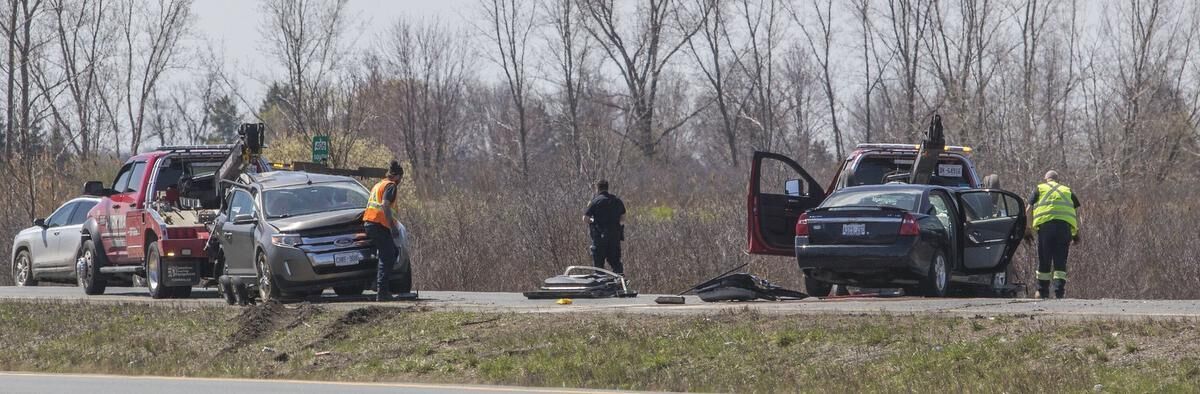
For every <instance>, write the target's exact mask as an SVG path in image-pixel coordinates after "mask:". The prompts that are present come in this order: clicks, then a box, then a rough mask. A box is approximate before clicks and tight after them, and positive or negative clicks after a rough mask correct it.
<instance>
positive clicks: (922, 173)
mask: <svg viewBox="0 0 1200 394" xmlns="http://www.w3.org/2000/svg"><path fill="white" fill-rule="evenodd" d="M945 151H946V135H945V134H944V133H943V130H942V116H941V115H933V120H931V121H930V122H929V131H927V132H926V133H925V140H924V141H921V148H920V149H919V150H918V151H917V160H916V162H914V163H913V167H912V173H911V174H909V176H910V178H909V181H908V183H909V184H913V185H925V184H928V183H929V181H930V179H931V178H932V177H933V171H934V170H935V169H936V168H937V163H938V157H940V156H941V155H942V152H945Z"/></svg>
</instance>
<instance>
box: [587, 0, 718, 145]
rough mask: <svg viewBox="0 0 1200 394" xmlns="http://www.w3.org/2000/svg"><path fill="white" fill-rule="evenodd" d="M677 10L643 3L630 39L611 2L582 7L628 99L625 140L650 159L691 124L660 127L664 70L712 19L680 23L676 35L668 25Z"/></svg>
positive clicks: (668, 1)
mask: <svg viewBox="0 0 1200 394" xmlns="http://www.w3.org/2000/svg"><path fill="white" fill-rule="evenodd" d="M678 7H679V5H678V4H676V3H675V2H674V1H672V0H647V1H645V2H639V3H638V12H637V16H638V17H640V18H642V19H641V20H640V21H638V22H637V23H636V29H635V31H634V32H633V33H632V34H629V32H626V31H624V30H625V29H626V26H625V25H624V24H623V23H622V22H621V21H620V18H619V15H618V12H617V10H616V5H615V3H614V2H613V0H586V1H584V2H583V6H582V11H583V12H584V14H585V15H587V17H588V20H589V22H590V23H588V24H586V25H585V29H587V31H588V34H590V35H591V36H592V37H593V38H595V39H596V40H597V41H598V42H599V45H600V47H601V49H603V50H604V53H605V54H606V55H607V56H608V58H609V60H611V61H612V62H613V64H614V65H615V66H616V68H617V70H618V71H619V73H620V75H621V78H622V80H623V82H624V84H625V88H626V90H627V93H628V95H629V96H628V101H629V103H628V107H627V108H626V114H627V118H628V122H627V123H628V124H627V126H626V130H627V131H625V132H622V133H621V135H622V136H623V137H624V138H626V139H628V140H630V142H632V143H633V144H634V145H636V146H637V147H638V148H639V149H640V150H641V152H642V154H643V155H645V156H646V157H654V156H655V154H656V153H657V151H658V145H659V143H661V142H662V141H663V139H664V138H666V137H667V136H668V135H670V134H671V132H673V131H675V130H676V129H678V128H679V127H680V126H682V125H683V124H684V122H686V120H687V118H685V119H683V120H680V121H679V122H677V123H675V124H673V125H666V126H663V125H659V124H656V120H655V112H654V111H655V104H656V101H657V98H658V97H657V95H658V87H659V84H660V82H661V77H662V76H663V70H664V69H665V68H666V67H667V64H668V62H669V61H670V60H671V57H672V56H674V55H675V53H676V52H678V51H679V49H680V48H682V47H683V46H684V45H686V44H687V42H688V41H689V40H690V39H691V38H692V36H693V35H694V34H696V32H697V31H699V30H700V28H701V27H703V22H704V19H706V18H708V15H706V14H701V15H699V19H698V20H693V21H688V23H681V25H683V26H681V28H679V29H677V31H672V29H671V27H672V26H671V24H670V23H669V22H670V21H672V20H680V18H678V16H677V14H678V12H679V9H678ZM673 16H674V17H675V18H673ZM672 33H674V34H672Z"/></svg>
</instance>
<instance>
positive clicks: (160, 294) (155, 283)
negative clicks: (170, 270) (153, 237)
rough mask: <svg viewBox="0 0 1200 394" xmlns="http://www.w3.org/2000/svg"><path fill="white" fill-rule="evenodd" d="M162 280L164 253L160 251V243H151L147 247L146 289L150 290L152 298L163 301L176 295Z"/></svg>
mask: <svg viewBox="0 0 1200 394" xmlns="http://www.w3.org/2000/svg"><path fill="white" fill-rule="evenodd" d="M162 278H163V267H162V253H161V252H159V250H158V243H157V242H151V243H150V245H148V246H147V247H146V288H147V289H149V290H150V298H154V299H163V298H171V296H172V295H175V291H174V290H172V289H171V288H170V287H167V286H163V284H162Z"/></svg>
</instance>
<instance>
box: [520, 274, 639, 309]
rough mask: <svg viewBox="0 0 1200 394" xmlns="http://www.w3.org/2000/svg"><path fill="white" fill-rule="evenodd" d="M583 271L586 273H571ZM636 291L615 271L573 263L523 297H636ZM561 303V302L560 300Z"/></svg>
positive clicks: (540, 298)
mask: <svg viewBox="0 0 1200 394" xmlns="http://www.w3.org/2000/svg"><path fill="white" fill-rule="evenodd" d="M577 271H585V272H588V273H573V272H577ZM637 294H638V293H637V291H636V290H631V289H629V283H628V282H627V281H626V280H625V277H624V276H622V275H620V274H617V273H615V272H612V271H609V270H606V269H603V268H596V267H585V266H578V265H573V266H570V267H567V269H566V271H564V272H563V274H562V275H556V276H553V277H550V278H548V279H546V280H545V281H543V282H542V286H541V288H539V289H538V290H537V291H530V292H525V293H524V295H525V298H528V299H531V300H547V299H556V298H610V297H622V298H624V297H637ZM560 304H561V302H560Z"/></svg>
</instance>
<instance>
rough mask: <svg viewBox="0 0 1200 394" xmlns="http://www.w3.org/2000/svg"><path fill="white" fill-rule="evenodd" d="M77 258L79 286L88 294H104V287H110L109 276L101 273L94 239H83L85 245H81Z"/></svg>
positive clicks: (76, 271)
mask: <svg viewBox="0 0 1200 394" xmlns="http://www.w3.org/2000/svg"><path fill="white" fill-rule="evenodd" d="M76 255H77V257H76V259H75V275H76V277H77V278H78V281H79V287H82V288H83V293H84V294H87V295H99V294H104V289H105V288H106V287H108V278H106V277H104V274H101V273H100V264H99V262H98V261H97V258H96V246H95V244H94V243H92V240H90V239H89V240H86V241H83V245H82V246H80V247H79V252H78V253H77V254H76Z"/></svg>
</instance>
